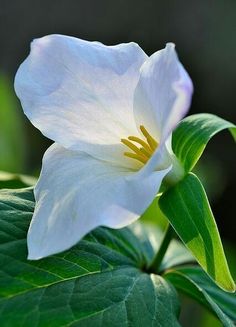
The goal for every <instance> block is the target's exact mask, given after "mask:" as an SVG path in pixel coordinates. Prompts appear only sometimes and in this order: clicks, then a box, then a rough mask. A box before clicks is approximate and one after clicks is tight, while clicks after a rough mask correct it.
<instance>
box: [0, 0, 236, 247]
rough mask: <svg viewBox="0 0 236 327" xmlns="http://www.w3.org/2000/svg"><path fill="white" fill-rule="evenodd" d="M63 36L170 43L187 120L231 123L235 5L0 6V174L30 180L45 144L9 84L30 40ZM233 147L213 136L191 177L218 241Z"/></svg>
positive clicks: (230, 204) (229, 199)
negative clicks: (190, 88) (213, 117)
mask: <svg viewBox="0 0 236 327" xmlns="http://www.w3.org/2000/svg"><path fill="white" fill-rule="evenodd" d="M51 33H62V34H68V35H73V36H77V37H80V38H84V39H87V40H98V41H101V42H103V43H105V44H108V45H111V44H116V43H120V42H128V41H135V42H137V43H139V44H140V46H141V47H142V48H143V49H144V50H145V51H146V52H147V53H148V54H152V53H153V52H155V51H156V50H158V49H160V48H163V47H164V46H165V43H166V42H169V41H172V42H174V43H176V46H177V51H178V53H179V56H180V59H181V61H182V62H183V64H184V66H185V67H186V69H187V70H188V72H189V73H190V75H191V77H192V80H193V83H194V87H195V93H194V97H193V103H192V107H191V111H190V114H193V113H197V112H210V113H214V114H217V115H220V116H221V117H223V118H225V119H228V120H230V121H232V122H236V110H235V105H236V89H235V86H236V1H235V0H231V1H229V0H221V1H220V0H215V1H210V0H198V1H196V0H185V1H183V0H179V1H177V0H176V1H174V0H173V1H165V0H162V1H161V0H160V1H158V0H156V1H155V0H143V1H141V0H116V1H112V0H86V1H82V0H67V1H66V0H50V1H49V0H47V1H45V0H41V1H34V0H21V1H7V0H0V170H8V171H11V172H17V173H24V174H35V175H37V174H38V172H39V170H40V165H41V158H42V155H43V152H44V151H45V149H46V148H47V147H48V146H49V145H50V142H49V141H48V140H47V139H46V138H44V137H43V136H42V135H41V134H40V133H39V132H38V131H37V130H36V129H35V128H34V127H33V126H32V125H31V124H30V123H29V122H28V121H27V119H26V118H25V117H24V115H23V113H22V111H21V109H20V106H19V103H18V101H17V99H16V97H15V95H14V91H13V80H14V75H15V73H16V70H17V68H18V66H19V64H20V63H21V62H22V61H23V60H24V58H25V57H26V56H27V54H28V52H29V45H30V42H31V40H32V39H34V38H37V37H40V36H43V35H46V34H51ZM235 153H236V151H235V144H234V142H233V140H232V138H230V135H229V133H227V132H224V133H222V134H220V135H218V136H216V137H215V138H214V140H212V141H211V142H210V144H209V146H208V148H207V151H206V153H205V154H204V156H203V158H202V160H201V163H200V164H199V165H198V167H197V170H198V173H199V174H200V175H201V176H202V180H203V182H204V184H205V186H206V188H207V191H208V193H209V197H210V200H211V203H212V206H213V211H214V213H215V216H216V219H217V223H218V226H219V229H220V231H221V235H222V236H223V238H225V239H226V241H227V240H228V242H231V243H232V242H234V238H235V235H236V224H235V221H234V219H235V203H234V202H235V192H236V174H235V163H236V160H235V159H236V156H235Z"/></svg>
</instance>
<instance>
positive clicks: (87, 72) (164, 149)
mask: <svg viewBox="0 0 236 327" xmlns="http://www.w3.org/2000/svg"><path fill="white" fill-rule="evenodd" d="M15 89H16V93H17V95H18V97H19V98H20V100H21V104H22V107H23V109H24V112H25V114H26V115H27V117H28V118H29V119H30V121H31V122H32V124H33V125H34V126H36V127H37V128H38V129H39V130H40V131H41V132H42V133H43V134H44V135H45V136H47V137H48V138H50V139H52V140H53V141H55V143H54V144H53V145H52V146H51V147H50V148H49V149H48V150H47V151H46V153H45V155H44V158H43V165H42V171H41V175H40V178H39V181H38V183H37V185H36V187H35V191H34V192H35V199H36V207H35V211H34V215H33V219H32V222H31V225H30V228H29V232H28V249H29V255H28V258H29V259H39V258H42V257H45V256H48V255H51V254H54V253H57V252H61V251H64V250H66V249H68V248H70V247H71V246H73V245H74V244H75V243H77V242H78V241H79V240H80V239H81V238H82V237H83V236H84V235H85V234H87V233H88V232H89V231H91V230H92V229H94V228H96V227H97V226H107V227H111V228H121V227H124V226H126V225H128V224H130V223H132V222H133V221H135V220H136V219H138V218H139V217H140V215H141V214H142V213H143V212H144V211H145V210H146V208H147V207H148V206H149V205H150V203H151V202H152V201H153V199H154V197H155V195H156V194H157V192H158V190H159V188H160V185H161V183H162V180H163V178H164V177H165V176H166V175H167V174H168V175H169V176H171V174H173V173H174V167H175V158H174V155H173V153H172V151H171V144H170V143H171V142H170V137H171V132H172V131H173V129H174V128H175V127H176V125H177V123H178V122H179V121H180V120H181V119H182V117H183V116H184V115H185V114H186V112H187V110H188V108H189V106H190V102H191V96H192V90H193V87H192V82H191V80H190V78H189V76H188V74H187V72H186V71H185V70H184V68H183V66H182V65H181V63H180V62H179V60H178V57H177V54H176V52H175V49H174V45H173V44H167V46H166V48H165V49H163V50H160V51H157V52H156V53H154V54H153V55H152V56H150V57H148V56H147V55H146V54H145V53H144V51H143V50H142V49H141V48H140V47H139V46H138V45H137V44H135V43H127V44H119V45H115V46H105V45H103V44H101V43H98V42H88V41H84V40H80V39H77V38H73V37H68V36H62V35H49V36H46V37H43V38H40V39H37V40H35V41H33V42H32V46H31V52H30V55H29V56H28V58H27V59H26V60H25V61H24V62H23V63H22V64H21V66H20V68H19V70H18V72H17V74H16V79H15Z"/></svg>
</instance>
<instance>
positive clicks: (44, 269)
mask: <svg viewBox="0 0 236 327" xmlns="http://www.w3.org/2000/svg"><path fill="white" fill-rule="evenodd" d="M33 210H34V200H33V194H32V189H31V188H29V189H21V190H15V191H10V190H2V191H0V226H1V232H0V326H1V327H6V326H14V327H17V326H24V327H28V326H30V327H34V326H37V327H40V326H41V327H47V326H50V327H53V326H55V327H58V326H80V327H82V326H86V327H89V326H108V327H109V326H112V327H113V326H120V327H123V326H134V327H135V326H162V327H165V326H166V327H169V326H179V323H178V314H179V302H178V298H177V294H176V291H175V289H174V287H173V286H172V285H171V284H170V283H169V282H167V281H166V280H165V279H164V278H162V277H161V276H157V275H153V274H152V275H148V274H146V273H144V272H143V271H142V268H143V267H144V266H145V265H146V264H147V263H148V262H149V261H150V260H152V258H153V255H154V251H155V249H154V247H153V245H152V244H151V243H150V242H149V240H148V238H147V237H148V233H149V232H148V230H146V229H145V230H144V232H143V233H142V226H141V225H136V227H135V226H133V227H132V230H131V229H129V228H124V229H121V230H111V229H106V228H98V229H96V230H95V231H93V232H92V233H90V234H89V235H88V236H87V237H86V238H85V239H83V240H82V241H81V242H79V243H78V245H76V246H75V247H73V248H72V249H71V250H69V251H66V252H64V253H61V254H58V255H54V256H51V257H48V258H45V259H42V260H39V261H27V259H26V257H27V249H26V233H27V229H28V225H29V222H30V219H31V217H32V212H33ZM139 234H141V235H142V237H141V238H140V239H139V237H138V236H137V235H139ZM154 243H155V242H154ZM157 243H158V242H157Z"/></svg>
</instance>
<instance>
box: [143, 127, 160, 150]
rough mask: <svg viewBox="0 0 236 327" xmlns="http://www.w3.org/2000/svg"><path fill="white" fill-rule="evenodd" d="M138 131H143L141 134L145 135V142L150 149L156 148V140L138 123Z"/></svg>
mask: <svg viewBox="0 0 236 327" xmlns="http://www.w3.org/2000/svg"><path fill="white" fill-rule="evenodd" d="M140 131H141V132H142V133H143V135H144V136H145V137H146V139H147V142H148V144H149V146H150V147H151V149H152V150H156V148H157V146H158V143H157V141H156V140H155V139H154V138H153V137H152V136H151V135H150V134H149V133H148V131H147V130H146V128H145V127H144V126H143V125H140Z"/></svg>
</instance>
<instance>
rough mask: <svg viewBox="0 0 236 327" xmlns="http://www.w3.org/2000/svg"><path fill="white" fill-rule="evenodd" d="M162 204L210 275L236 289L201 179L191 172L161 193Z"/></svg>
mask: <svg viewBox="0 0 236 327" xmlns="http://www.w3.org/2000/svg"><path fill="white" fill-rule="evenodd" d="M159 205H160V208H161V210H162V211H163V213H164V214H165V215H166V217H167V218H168V219H169V221H170V223H171V224H172V226H173V227H174V229H175V231H176V233H177V234H178V235H179V237H180V238H181V239H182V241H183V242H184V243H185V245H186V246H187V248H188V249H189V250H190V251H191V252H192V254H193V255H194V257H195V258H196V260H197V261H198V262H199V264H200V265H201V266H202V268H203V269H204V270H205V271H206V272H207V273H208V275H209V276H210V277H211V278H212V279H213V280H214V281H215V282H216V283H217V284H218V285H219V286H220V287H221V288H223V289H224V290H226V291H229V292H233V291H235V284H234V281H233V279H232V277H231V275H230V272H229V268H228V265H227V261H226V258H225V254H224V250H223V247H222V244H221V239H220V236H219V232H218V229H217V226H216V223H215V219H214V216H213V214H212V211H211V208H210V205H209V202H208V200H207V196H206V193H205V191H204V188H203V186H202V184H201V182H200V181H199V179H198V178H197V177H196V176H195V175H194V174H192V173H189V174H188V175H187V176H185V178H184V179H183V180H182V181H180V182H179V183H178V184H176V185H175V186H173V187H172V188H170V189H169V190H168V191H167V192H165V193H164V194H163V195H162V196H161V198H160V200H159Z"/></svg>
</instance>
